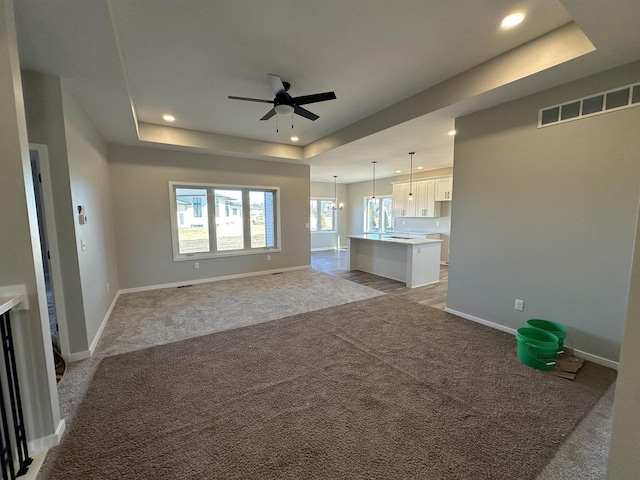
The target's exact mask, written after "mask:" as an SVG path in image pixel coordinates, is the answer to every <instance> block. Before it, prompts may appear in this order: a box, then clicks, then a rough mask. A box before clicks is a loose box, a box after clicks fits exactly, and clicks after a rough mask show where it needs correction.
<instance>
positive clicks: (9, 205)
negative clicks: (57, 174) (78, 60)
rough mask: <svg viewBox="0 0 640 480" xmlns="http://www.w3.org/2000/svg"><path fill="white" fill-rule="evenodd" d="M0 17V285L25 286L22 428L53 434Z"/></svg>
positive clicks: (19, 103) (37, 261) (18, 346)
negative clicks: (23, 420) (27, 304)
mask: <svg viewBox="0 0 640 480" xmlns="http://www.w3.org/2000/svg"><path fill="white" fill-rule="evenodd" d="M0 18H1V19H2V21H0V85H2V88H0V112H2V115H0V158H2V174H1V175H0V205H1V206H2V208H0V225H1V226H2V235H0V289H2V288H3V287H7V286H11V285H24V286H25V287H26V294H27V297H28V301H29V310H14V311H13V312H12V315H11V316H12V321H11V323H12V329H13V338H14V342H15V344H14V348H15V355H16V364H17V367H18V371H19V381H20V390H21V395H22V400H23V402H22V404H23V408H24V417H25V427H26V433H27V438H28V439H29V440H33V439H36V438H40V437H44V436H46V435H51V434H53V433H54V431H55V428H56V427H57V424H58V422H59V420H60V413H59V408H58V392H57V389H56V384H55V373H54V370H53V361H52V358H53V356H52V350H51V334H50V333H49V331H48V326H47V323H48V319H47V313H46V312H47V305H46V297H45V293H44V271H43V267H42V253H41V251H40V244H39V235H38V225H37V214H36V208H35V195H34V191H33V181H32V178H31V165H30V159H29V146H28V140H27V125H26V119H25V112H24V104H23V98H22V97H23V93H22V85H21V78H20V66H19V63H18V48H17V42H16V32H15V22H14V16H13V4H12V2H11V1H10V0H0ZM4 293H7V292H2V291H0V296H4Z"/></svg>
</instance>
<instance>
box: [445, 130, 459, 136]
mask: <svg viewBox="0 0 640 480" xmlns="http://www.w3.org/2000/svg"><path fill="white" fill-rule="evenodd" d="M456 133H458V132H456V131H455V130H449V131H448V132H447V135H449V136H450V137H453V136H454V135H455V134H456Z"/></svg>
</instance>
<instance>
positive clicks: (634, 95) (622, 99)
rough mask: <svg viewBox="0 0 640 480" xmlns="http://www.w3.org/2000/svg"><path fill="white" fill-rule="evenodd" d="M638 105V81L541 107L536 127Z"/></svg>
mask: <svg viewBox="0 0 640 480" xmlns="http://www.w3.org/2000/svg"><path fill="white" fill-rule="evenodd" d="M638 106H640V82H639V83H634V84H633V85H627V86H625V87H620V88H616V89H614V90H609V91H606V92H602V93H598V94H596V95H589V96H588V97H583V98H578V99H576V100H570V101H568V102H565V103H561V104H560V105H553V106H551V107H546V108H541V109H540V111H539V113H538V128H541V127H548V126H550V125H557V124H558V123H564V122H570V121H572V120H578V119H580V118H584V117H590V116H592V115H599V114H601V113H609V112H613V111H617V110H622V109H623V108H630V107H638Z"/></svg>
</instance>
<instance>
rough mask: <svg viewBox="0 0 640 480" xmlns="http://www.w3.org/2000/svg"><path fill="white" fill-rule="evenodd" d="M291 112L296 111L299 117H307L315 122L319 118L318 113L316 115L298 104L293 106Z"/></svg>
mask: <svg viewBox="0 0 640 480" xmlns="http://www.w3.org/2000/svg"><path fill="white" fill-rule="evenodd" d="M293 113H297V114H298V115H300V116H301V117H304V118H308V119H309V120H311V121H313V122H315V121H316V120H317V119H319V118H320V117H319V116H318V115H316V114H315V113H313V112H310V111H309V110H306V109H304V108H302V107H299V106H298V105H296V106H295V107H293Z"/></svg>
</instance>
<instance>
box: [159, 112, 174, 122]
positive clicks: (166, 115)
mask: <svg viewBox="0 0 640 480" xmlns="http://www.w3.org/2000/svg"><path fill="white" fill-rule="evenodd" d="M162 119H163V120H165V121H167V122H175V121H176V117H174V116H173V115H169V114H168V113H165V114H164V115H162Z"/></svg>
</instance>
